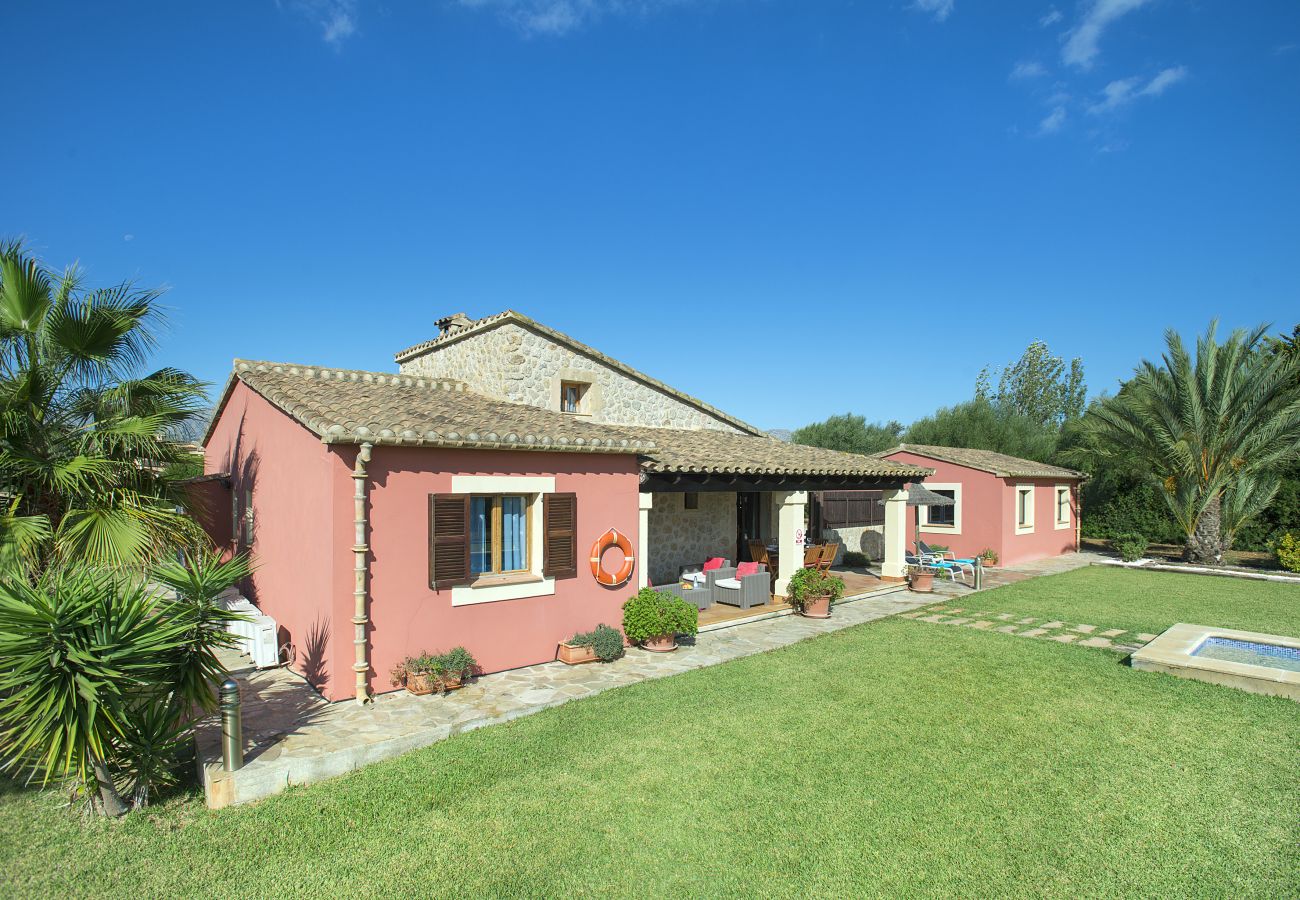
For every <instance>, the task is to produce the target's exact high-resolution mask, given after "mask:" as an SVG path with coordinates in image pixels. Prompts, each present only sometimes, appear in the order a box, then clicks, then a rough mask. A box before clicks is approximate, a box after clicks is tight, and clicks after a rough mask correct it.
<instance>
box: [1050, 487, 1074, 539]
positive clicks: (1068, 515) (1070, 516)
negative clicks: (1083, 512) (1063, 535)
mask: <svg viewBox="0 0 1300 900" xmlns="http://www.w3.org/2000/svg"><path fill="white" fill-rule="evenodd" d="M1061 491H1065V519H1064V520H1062V519H1061ZM1052 504H1053V506H1052V518H1053V520H1054V521H1055V523H1056V530H1057V531H1064V530H1065V529H1067V528H1072V527H1074V489H1073V487H1072V486H1071V485H1068V484H1058V485H1057V486H1056V489H1055V490H1054V491H1053V492H1052Z"/></svg>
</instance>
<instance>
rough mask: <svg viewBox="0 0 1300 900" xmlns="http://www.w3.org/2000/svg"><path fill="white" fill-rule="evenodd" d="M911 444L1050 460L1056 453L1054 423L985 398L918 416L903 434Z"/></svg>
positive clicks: (1042, 460) (1043, 460)
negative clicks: (1039, 419) (919, 417)
mask: <svg viewBox="0 0 1300 900" xmlns="http://www.w3.org/2000/svg"><path fill="white" fill-rule="evenodd" d="M903 440H904V441H906V442H907V443H909V444H931V445H933V446H936V447H969V448H971V449H975V450H994V451H996V452H998V453H1006V454H1009V455H1011V456H1019V457H1022V458H1024V459H1033V460H1037V461H1039V462H1047V461H1048V460H1050V459H1051V458H1052V456H1053V454H1054V453H1055V452H1056V442H1057V429H1056V427H1055V426H1054V425H1050V424H1046V423H1043V422H1040V421H1038V420H1036V419H1033V418H1030V417H1029V416H1026V415H1022V414H1021V413H1019V412H1016V411H1015V410H1014V409H1011V408H1010V407H1008V406H1004V405H1002V404H999V403H994V402H992V401H990V400H988V399H985V398H977V399H975V400H968V401H967V402H965V403H958V404H957V405H956V406H948V407H944V408H942V409H939V410H937V411H935V412H934V414H933V415H929V416H925V417H924V418H921V419H917V420H916V421H915V422H913V423H912V425H911V426H910V427H909V428H908V429H907V431H906V432H904V434H903Z"/></svg>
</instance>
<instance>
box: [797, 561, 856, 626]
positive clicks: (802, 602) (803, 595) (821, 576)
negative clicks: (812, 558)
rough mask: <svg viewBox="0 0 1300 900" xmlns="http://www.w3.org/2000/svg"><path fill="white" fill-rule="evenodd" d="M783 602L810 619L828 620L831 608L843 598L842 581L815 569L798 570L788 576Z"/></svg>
mask: <svg viewBox="0 0 1300 900" xmlns="http://www.w3.org/2000/svg"><path fill="white" fill-rule="evenodd" d="M786 590H787V591H788V593H787V594H786V597H785V602H786V603H789V604H790V607H791V608H792V609H794V610H795V612H797V613H799V615H801V616H807V617H808V618H810V619H829V618H830V617H831V606H832V605H833V604H834V603H835V601H836V600H838V599H840V598H841V597H843V596H844V580H843V579H842V578H838V577H836V576H834V575H830V574H828V573H826V572H819V571H818V570H817V569H815V568H808V569H800V570H799V571H797V572H795V573H794V574H793V575H791V576H790V587H789V588H787V589H786Z"/></svg>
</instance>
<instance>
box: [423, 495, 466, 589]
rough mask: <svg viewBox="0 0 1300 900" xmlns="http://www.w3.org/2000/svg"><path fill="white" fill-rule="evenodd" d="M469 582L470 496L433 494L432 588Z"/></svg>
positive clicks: (430, 576)
mask: <svg viewBox="0 0 1300 900" xmlns="http://www.w3.org/2000/svg"><path fill="white" fill-rule="evenodd" d="M469 581H470V573H469V494H430V495H429V587H431V588H433V589H434V590H435V591H437V590H441V589H442V588H446V587H451V586H452V585H456V584H469Z"/></svg>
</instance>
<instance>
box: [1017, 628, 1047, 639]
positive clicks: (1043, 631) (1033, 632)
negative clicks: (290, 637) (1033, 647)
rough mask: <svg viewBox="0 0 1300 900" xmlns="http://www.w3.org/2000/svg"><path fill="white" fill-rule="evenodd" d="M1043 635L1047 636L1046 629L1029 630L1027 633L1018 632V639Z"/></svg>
mask: <svg viewBox="0 0 1300 900" xmlns="http://www.w3.org/2000/svg"><path fill="white" fill-rule="evenodd" d="M1044 634H1047V629H1046V628H1031V629H1029V630H1028V631H1022V632H1020V637H1038V636H1039V635H1044Z"/></svg>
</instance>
